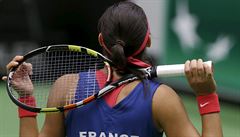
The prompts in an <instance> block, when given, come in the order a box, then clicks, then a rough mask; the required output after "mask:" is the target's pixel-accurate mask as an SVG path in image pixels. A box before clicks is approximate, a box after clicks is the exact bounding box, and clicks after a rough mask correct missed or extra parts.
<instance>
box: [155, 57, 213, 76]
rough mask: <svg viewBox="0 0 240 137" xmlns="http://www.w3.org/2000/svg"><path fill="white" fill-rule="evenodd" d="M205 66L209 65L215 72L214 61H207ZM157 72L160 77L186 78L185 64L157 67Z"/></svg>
mask: <svg viewBox="0 0 240 137" xmlns="http://www.w3.org/2000/svg"><path fill="white" fill-rule="evenodd" d="M204 64H207V65H208V66H209V67H210V68H211V69H212V71H213V63H212V61H206V62H204ZM156 72H157V76H158V77H177V76H185V72H184V64H174V65H160V66H157V68H156Z"/></svg>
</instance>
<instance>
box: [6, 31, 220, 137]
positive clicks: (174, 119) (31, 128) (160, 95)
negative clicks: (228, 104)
mask: <svg viewBox="0 0 240 137" xmlns="http://www.w3.org/2000/svg"><path fill="white" fill-rule="evenodd" d="M101 37H102V36H101V34H100V35H99V43H100V44H101V40H102V38H101ZM150 43H151V42H150V38H149V42H148V46H150V45H151V44H150ZM22 59H23V57H22V56H16V57H15V58H14V59H13V60H12V61H11V62H10V63H9V64H8V65H7V66H6V67H7V70H9V69H11V68H12V67H14V66H17V65H18V62H19V61H21V60H22ZM23 68H25V69H23ZM23 68H21V69H22V70H24V72H25V73H20V72H21V71H20V70H19V76H16V78H20V76H21V75H24V76H25V77H23V78H25V79H26V80H25V82H30V83H31V81H30V79H28V78H27V76H26V75H28V74H30V73H31V65H30V64H27V63H26V64H25V65H24V66H23ZM26 70H27V71H26ZM185 74H186V78H187V80H188V82H189V85H190V86H191V87H192V89H193V90H194V91H195V94H196V95H197V96H198V95H208V94H210V93H213V92H216V83H215V80H214V77H213V72H212V70H211V69H210V68H209V67H208V66H207V65H205V64H204V63H203V61H202V59H198V60H195V59H194V60H191V61H186V63H185ZM64 77H67V78H70V79H72V81H71V83H74V82H75V84H72V85H71V84H67V83H64V82H63V80H62V79H63V78H59V79H58V80H57V81H56V82H55V84H54V86H53V88H52V91H51V93H52V94H54V92H55V91H58V92H60V93H62V96H64V95H66V92H67V91H68V90H69V89H75V87H76V81H77V79H78V78H79V77H78V76H77V75H76V74H70V75H66V76H64ZM114 77H115V78H117V77H119V76H117V74H116V73H114ZM2 79H3V80H6V77H3V78H2ZM20 81H21V80H17V81H16V83H15V85H16V86H19V85H21V84H23V83H19V82H20ZM139 82H140V81H134V82H132V83H129V84H128V85H126V86H125V87H124V88H123V89H122V91H121V92H120V94H119V95H118V97H117V101H116V102H117V103H118V102H120V101H121V100H122V99H124V98H125V97H126V96H127V95H128V94H129V93H130V92H131V91H132V89H133V88H134V87H135V86H136V85H137V84H138V83H139ZM63 83H64V84H63ZM61 85H64V86H61ZM22 90H25V91H28V92H29V94H32V92H33V90H31V89H30V88H26V89H22ZM49 98H50V99H49V100H50V101H49V102H48V106H51V105H56V104H54V103H56V102H51V95H50V97H49ZM65 101H66V100H65ZM57 103H59V104H61V103H64V101H62V100H59V101H58V102H57ZM152 111H153V121H154V122H155V125H156V127H157V129H158V130H159V131H162V130H164V131H165V133H166V135H167V136H168V137H176V136H178V137H186V136H191V137H200V136H204V137H222V136H223V134H222V127H221V121H220V115H219V113H210V114H205V115H203V116H201V119H202V133H201V135H200V133H199V132H198V131H197V130H196V128H195V127H194V126H193V124H192V123H191V121H190V120H189V117H188V115H187V112H186V110H185V108H184V105H183V103H182V101H181V99H180V97H179V96H178V95H177V94H176V92H175V91H174V90H173V89H172V88H170V87H169V86H167V85H160V86H159V87H158V89H157V90H156V92H155V94H154V96H153V101H152ZM66 114H67V112H65V113H51V114H46V118H45V122H44V125H43V127H42V130H41V131H40V132H38V128H37V120H36V118H35V117H24V118H20V137H27V136H31V137H37V136H39V137H53V136H58V137H64V136H65V128H64V118H65V116H66ZM52 127H54V128H52Z"/></svg>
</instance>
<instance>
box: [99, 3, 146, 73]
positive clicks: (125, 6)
mask: <svg viewBox="0 0 240 137" xmlns="http://www.w3.org/2000/svg"><path fill="white" fill-rule="evenodd" d="M98 31H99V33H101V34H102V36H103V41H104V44H105V45H106V47H107V49H109V51H111V55H109V54H108V52H107V51H106V49H103V53H104V54H105V55H107V56H108V57H109V58H110V59H111V60H112V61H113V62H114V63H115V64H116V65H117V68H119V69H123V70H125V69H126V67H128V64H127V57H128V56H131V55H132V54H133V53H134V52H136V51H137V50H138V49H139V48H140V46H141V44H142V43H143V41H144V38H145V36H146V33H147V31H148V22H147V17H146V15H145V13H144V11H143V9H142V8H141V7H139V6H138V5H136V4H134V3H132V2H120V3H116V4H114V5H113V6H111V7H109V8H108V9H107V10H106V11H105V12H104V14H103V15H102V17H101V18H100V19H99V22H98ZM134 58H138V59H140V60H142V61H144V62H148V61H147V60H146V57H145V56H144V52H141V53H139V54H138V55H136V56H135V57H134ZM148 63H149V62H148Z"/></svg>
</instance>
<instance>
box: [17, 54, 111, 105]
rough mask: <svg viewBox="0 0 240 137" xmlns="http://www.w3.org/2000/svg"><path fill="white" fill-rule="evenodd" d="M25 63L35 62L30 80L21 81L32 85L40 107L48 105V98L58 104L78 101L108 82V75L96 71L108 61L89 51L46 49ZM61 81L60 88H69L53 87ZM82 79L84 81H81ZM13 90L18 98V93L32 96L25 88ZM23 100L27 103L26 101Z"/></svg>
mask: <svg viewBox="0 0 240 137" xmlns="http://www.w3.org/2000/svg"><path fill="white" fill-rule="evenodd" d="M26 62H27V63H30V64H31V65H32V75H30V79H31V82H30V83H29V82H24V81H22V84H23V85H24V86H25V89H26V88H29V87H31V86H33V91H32V92H33V96H34V97H35V99H36V102H37V106H38V107H47V102H49V101H50V102H51V104H56V105H59V106H62V105H68V104H72V103H76V102H78V101H80V100H82V99H84V98H87V97H89V96H91V95H93V94H95V93H96V92H98V91H99V85H103V84H104V83H105V82H106V76H105V75H102V74H98V73H97V71H102V69H104V68H105V63H104V62H103V60H102V59H100V58H97V57H95V56H91V55H89V54H87V53H82V52H73V51H54V52H45V53H42V54H39V55H37V56H34V57H32V58H30V59H28V60H27V61H26ZM104 72H105V73H106V75H107V74H108V72H107V71H104ZM96 77H98V78H99V79H100V81H98V80H97V79H96ZM58 80H61V84H58V85H57V86H58V88H57V89H66V90H67V91H61V90H59V91H57V90H53V87H54V84H55V83H56V81H58ZM80 81H82V82H83V83H79V82H80ZM31 84H32V85H31ZM66 87H67V88H66ZM78 89H82V90H78ZM13 90H14V91H15V93H14V95H15V96H16V97H19V92H21V95H20V96H21V97H25V96H29V92H27V91H26V90H25V91H24V90H23V91H20V90H21V89H17V88H16V87H15V88H13ZM49 97H51V100H49ZM23 103H25V104H28V102H27V100H26V102H23ZM28 105H29V104H28Z"/></svg>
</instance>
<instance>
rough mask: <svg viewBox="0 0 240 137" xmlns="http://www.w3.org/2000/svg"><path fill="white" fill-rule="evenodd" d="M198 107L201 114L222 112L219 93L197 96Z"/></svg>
mask: <svg viewBox="0 0 240 137" xmlns="http://www.w3.org/2000/svg"><path fill="white" fill-rule="evenodd" d="M197 102H198V109H199V112H200V114H201V115H204V114H209V113H216V112H220V105H219V101H218V95H217V94H216V93H212V94H209V95H204V96H197Z"/></svg>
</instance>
